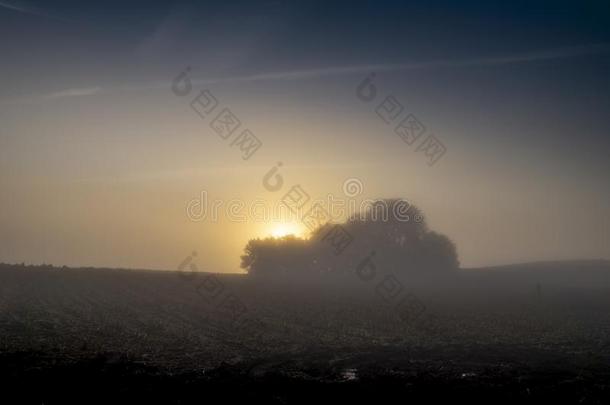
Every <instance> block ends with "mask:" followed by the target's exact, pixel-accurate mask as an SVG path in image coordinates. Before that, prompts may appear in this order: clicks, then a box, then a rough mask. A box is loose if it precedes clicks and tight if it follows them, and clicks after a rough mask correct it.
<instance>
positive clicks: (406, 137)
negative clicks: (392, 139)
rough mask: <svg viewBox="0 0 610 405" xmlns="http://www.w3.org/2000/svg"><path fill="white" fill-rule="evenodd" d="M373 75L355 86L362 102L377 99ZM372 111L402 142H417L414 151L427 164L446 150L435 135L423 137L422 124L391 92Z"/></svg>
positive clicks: (435, 159)
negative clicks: (420, 155)
mask: <svg viewBox="0 0 610 405" xmlns="http://www.w3.org/2000/svg"><path fill="white" fill-rule="evenodd" d="M375 76H376V75H375V73H371V74H369V75H368V76H367V77H365V78H364V80H362V82H360V84H359V85H358V86H357V87H356V97H358V99H359V100H360V101H362V102H363V103H366V104H368V103H371V102H373V101H375V100H376V99H377V95H378V91H377V86H376V85H375V84H374V83H373V80H374V79H375ZM374 111H375V114H376V115H377V116H378V117H379V118H380V119H381V120H382V121H383V122H384V123H385V124H387V125H391V126H392V127H393V128H394V133H395V134H396V135H398V137H399V138H400V139H402V141H403V142H404V143H406V144H407V145H409V146H413V145H415V144H416V143H418V142H419V144H418V145H417V147H416V148H415V152H419V153H422V154H423V155H424V156H425V157H426V158H427V160H428V165H429V166H433V165H434V164H436V162H438V161H439V160H440V159H441V158H442V157H443V155H445V153H446V152H447V148H446V147H445V145H444V144H443V143H442V142H441V141H440V140H439V139H438V138H437V137H436V136H434V135H431V134H430V135H426V136H425V137H424V134H426V127H425V126H424V124H422V123H421V121H419V120H418V119H417V118H416V117H415V115H413V114H412V113H407V112H405V108H404V106H403V104H402V103H401V102H400V101H399V100H398V99H397V98H396V97H395V96H393V95H392V94H390V95H387V96H386V97H385V98H384V99H383V100H381V101H380V102H379V104H377V106H376V107H375V108H374ZM403 113H404V114H403ZM420 141H421V142H420Z"/></svg>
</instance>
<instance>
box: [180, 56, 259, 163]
mask: <svg viewBox="0 0 610 405" xmlns="http://www.w3.org/2000/svg"><path fill="white" fill-rule="evenodd" d="M190 71H191V68H190V67H187V68H186V69H185V70H184V71H183V72H182V73H180V74H179V75H178V76H176V77H175V78H174V80H173V81H172V92H173V93H174V94H175V95H176V96H177V97H186V96H189V95H191V93H192V91H193V85H192V83H191V79H190V77H189V75H190ZM189 104H190V106H191V108H192V109H193V111H194V112H195V113H197V115H198V116H199V117H200V118H201V119H202V120H209V121H210V122H209V124H208V125H209V127H210V128H211V129H212V130H213V131H214V132H215V133H216V134H217V135H218V136H219V137H220V138H221V139H222V140H224V141H227V142H228V141H230V143H229V147H231V148H237V150H238V151H239V152H240V153H241V157H242V159H243V160H248V159H250V158H251V157H252V156H253V155H254V154H255V153H256V152H257V151H258V150H259V149H260V148H261V147H262V146H263V142H262V141H261V140H260V139H258V137H257V136H256V135H254V133H253V132H252V131H251V130H250V129H248V128H245V127H244V126H242V121H241V120H240V119H239V118H238V117H237V116H236V115H235V113H234V112H233V111H232V110H231V109H230V108H229V107H223V108H220V103H219V102H218V98H217V97H216V96H214V94H212V92H211V91H210V90H209V89H203V90H200V91H199V93H198V94H197V95H196V96H195V97H194V98H192V99H191V101H190V103H189ZM212 117H213V118H212Z"/></svg>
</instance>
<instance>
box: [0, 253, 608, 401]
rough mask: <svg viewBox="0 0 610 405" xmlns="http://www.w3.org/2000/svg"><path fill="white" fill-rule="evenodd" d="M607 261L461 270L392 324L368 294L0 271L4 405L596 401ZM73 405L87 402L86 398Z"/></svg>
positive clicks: (212, 278)
mask: <svg viewBox="0 0 610 405" xmlns="http://www.w3.org/2000/svg"><path fill="white" fill-rule="evenodd" d="M609 283H610V268H609V267H608V265H607V264H606V263H581V264H578V263H573V264H565V263H564V264H541V265H530V266H529V267H528V266H516V267H515V268H505V269H502V268H499V269H489V271H483V270H461V271H460V274H459V275H456V276H455V277H454V278H452V279H451V280H447V282H444V283H442V284H439V283H437V284H435V285H426V284H420V285H413V286H410V289H411V290H412V292H413V293H414V294H415V295H416V296H417V297H418V299H419V300H420V301H421V302H422V303H423V305H424V307H423V308H422V310H421V311H418V312H417V313H416V314H413V316H412V317H408V318H405V317H403V316H401V314H399V313H398V312H397V311H396V310H395V308H394V307H393V306H392V305H390V304H389V303H387V302H386V301H384V300H383V299H381V298H380V297H379V295H378V294H376V293H375V291H374V287H372V286H370V285H366V284H361V285H357V286H355V287H350V288H340V287H339V288H337V287H336V286H335V287H331V286H328V285H323V284H320V283H317V284H315V283H280V282H272V281H264V280H260V279H259V280H256V279H251V278H248V277H247V276H245V275H209V274H198V275H196V276H194V277H188V276H186V275H185V274H182V273H178V272H153V271H136V270H115V269H68V268H40V267H21V266H8V265H3V266H2V267H1V268H0V330H1V335H0V373H2V381H3V382H4V384H5V392H7V393H12V394H14V395H17V397H16V398H17V400H15V401H13V403H36V404H40V403H45V404H52V403H73V402H74V403H76V402H79V403H82V402H85V403H102V402H104V403H107V402H109V401H110V402H114V403H117V402H119V403H127V402H129V403H140V402H148V403H150V402H153V403H201V402H206V401H209V400H211V399H217V400H224V401H229V402H230V401H232V400H243V399H253V398H259V399H261V400H265V401H266V402H269V403H294V402H297V403H310V402H311V401H312V400H316V399H317V400H319V398H322V397H324V398H326V399H329V398H331V399H332V398H336V399H337V400H346V399H353V400H354V401H364V400H370V401H379V400H380V399H384V398H388V399H389V398H395V397H396V395H400V396H401V397H402V398H403V399H405V400H408V399H409V398H410V399H419V400H424V399H426V400H428V399H438V400H441V399H455V398H462V399H467V400H469V401H470V402H475V403H478V402H481V403H483V402H485V403H489V402H490V401H494V402H495V403H513V402H515V401H517V400H518V401H521V402H526V403H528V402H532V403H533V402H534V401H535V402H539V401H541V400H545V401H549V400H553V401H554V402H558V403H608V400H609V399H610V363H609V360H610V312H609V309H610V294H609V292H610V285H609ZM84 396H86V397H84Z"/></svg>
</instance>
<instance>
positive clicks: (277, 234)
mask: <svg viewBox="0 0 610 405" xmlns="http://www.w3.org/2000/svg"><path fill="white" fill-rule="evenodd" d="M302 233H303V228H302V227H301V226H300V225H298V224H296V223H282V224H273V226H272V228H271V236H273V237H274V238H282V237H284V236H287V235H294V236H297V237H298V236H301V235H302Z"/></svg>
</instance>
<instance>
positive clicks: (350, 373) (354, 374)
mask: <svg viewBox="0 0 610 405" xmlns="http://www.w3.org/2000/svg"><path fill="white" fill-rule="evenodd" d="M341 378H342V379H343V380H344V381H355V380H357V379H358V369H355V368H346V369H345V370H343V371H342V372H341Z"/></svg>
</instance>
